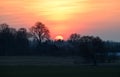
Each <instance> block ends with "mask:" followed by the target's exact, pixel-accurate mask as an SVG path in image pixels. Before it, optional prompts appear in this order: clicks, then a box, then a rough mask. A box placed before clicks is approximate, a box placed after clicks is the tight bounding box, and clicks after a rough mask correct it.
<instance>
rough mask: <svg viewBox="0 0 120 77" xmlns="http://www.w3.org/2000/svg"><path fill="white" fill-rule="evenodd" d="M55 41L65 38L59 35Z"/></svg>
mask: <svg viewBox="0 0 120 77" xmlns="http://www.w3.org/2000/svg"><path fill="white" fill-rule="evenodd" d="M55 40H64V38H63V36H61V35H57V36H56V37H55Z"/></svg>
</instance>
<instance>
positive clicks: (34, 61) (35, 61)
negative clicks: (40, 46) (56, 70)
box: [0, 56, 83, 65]
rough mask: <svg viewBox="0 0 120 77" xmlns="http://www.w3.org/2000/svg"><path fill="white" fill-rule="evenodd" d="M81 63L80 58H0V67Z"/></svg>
mask: <svg viewBox="0 0 120 77" xmlns="http://www.w3.org/2000/svg"><path fill="white" fill-rule="evenodd" d="M82 61H83V59H81V58H80V57H53V56H0V65H74V64H80V63H82Z"/></svg>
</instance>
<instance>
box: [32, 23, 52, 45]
mask: <svg viewBox="0 0 120 77" xmlns="http://www.w3.org/2000/svg"><path fill="white" fill-rule="evenodd" d="M30 31H31V34H32V35H33V37H34V38H35V39H36V40H37V42H38V43H41V42H42V41H45V40H48V39H49V38H50V34H49V33H50V32H49V30H48V28H47V27H46V26H45V25H44V24H43V23H41V22H37V23H36V24H35V26H33V27H32V28H31V29H30Z"/></svg>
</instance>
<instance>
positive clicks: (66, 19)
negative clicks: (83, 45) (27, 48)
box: [0, 0, 120, 40]
mask: <svg viewBox="0 0 120 77" xmlns="http://www.w3.org/2000/svg"><path fill="white" fill-rule="evenodd" d="M38 21H40V22H42V23H44V24H45V26H47V27H48V29H49V30H50V35H51V38H52V39H55V38H54V37H56V35H58V34H61V35H62V36H64V39H65V40H66V39H67V38H68V37H69V35H70V34H72V33H80V34H81V35H97V36H102V37H104V38H108V37H109V36H111V37H113V36H112V34H113V35H116V37H117V34H116V33H119V34H120V32H117V29H119V28H120V26H119V24H120V0H1V1H0V23H5V22H6V23H8V24H10V25H11V26H12V27H15V28H20V27H25V28H28V29H29V28H30V27H31V26H33V25H34V24H35V23H36V22H38ZM113 32H114V33H113ZM105 33H106V34H105ZM119 34H118V35H119ZM109 38H110V37H109ZM109 38H108V39H109ZM113 38H115V36H114V37H113ZM117 39H120V38H117Z"/></svg>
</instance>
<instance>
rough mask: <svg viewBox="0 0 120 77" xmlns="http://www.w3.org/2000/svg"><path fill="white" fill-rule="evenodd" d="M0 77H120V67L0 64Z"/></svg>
mask: <svg viewBox="0 0 120 77" xmlns="http://www.w3.org/2000/svg"><path fill="white" fill-rule="evenodd" d="M0 77H120V67H118V66H117V67H93V66H87V67H81V66H0Z"/></svg>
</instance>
